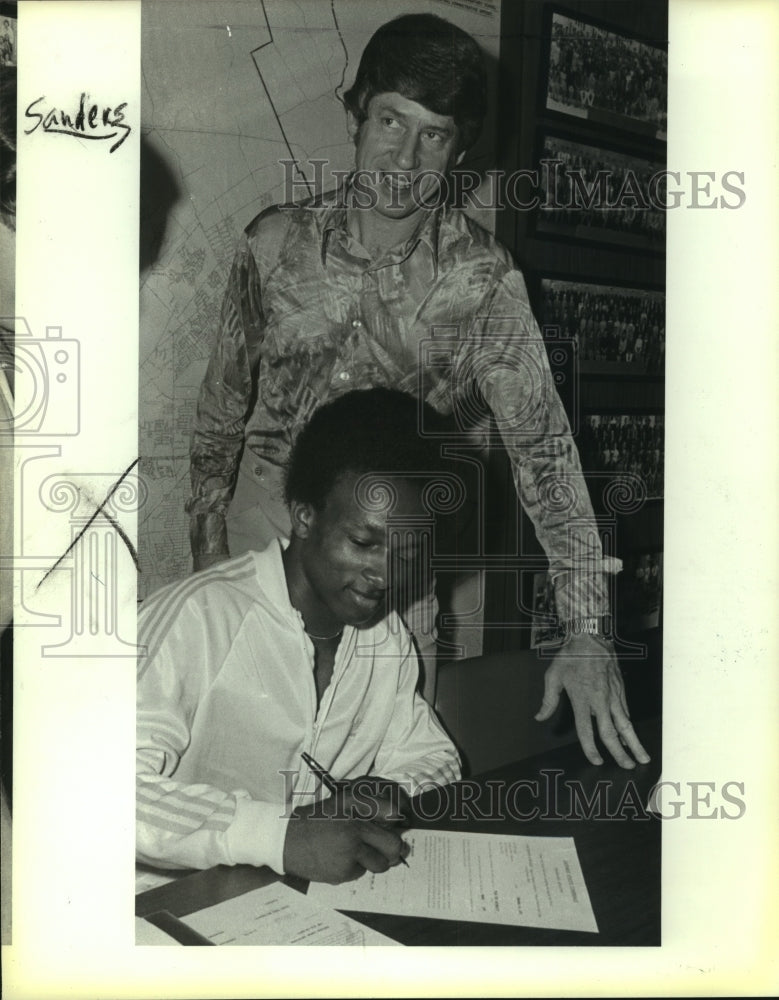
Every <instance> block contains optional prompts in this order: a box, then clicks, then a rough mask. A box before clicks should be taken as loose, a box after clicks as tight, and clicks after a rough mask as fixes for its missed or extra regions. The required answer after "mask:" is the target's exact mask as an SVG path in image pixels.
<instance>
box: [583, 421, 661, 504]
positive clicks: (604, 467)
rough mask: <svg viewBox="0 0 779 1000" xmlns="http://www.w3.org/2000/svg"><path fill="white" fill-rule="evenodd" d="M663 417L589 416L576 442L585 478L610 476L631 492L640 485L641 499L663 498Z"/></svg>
mask: <svg viewBox="0 0 779 1000" xmlns="http://www.w3.org/2000/svg"><path fill="white" fill-rule="evenodd" d="M664 423H665V421H664V417H663V415H662V414H655V413H652V414H636V413H629V414H628V413H620V414H589V415H587V416H585V417H583V418H582V423H581V433H580V434H579V438H578V442H577V443H578V445H579V452H580V454H581V458H582V466H583V468H584V472H585V475H587V473H599V474H602V473H611V474H613V476H614V480H615V482H618V481H619V480H620V479H623V480H624V481H625V482H626V483H628V484H629V486H630V488H631V491H632V492H635V490H634V489H633V488H634V487H635V486H636V484H637V483H640V484H641V485H640V493H641V494H642V495H643V498H644V499H647V500H655V499H659V498H661V497H662V496H663V459H664Z"/></svg>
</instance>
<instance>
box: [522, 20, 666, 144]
mask: <svg viewBox="0 0 779 1000" xmlns="http://www.w3.org/2000/svg"><path fill="white" fill-rule="evenodd" d="M548 17H549V21H548V22H547V24H548V27H547V34H546V37H547V39H548V51H547V57H548V58H547V59H546V62H545V64H544V68H545V79H544V80H543V81H542V88H541V94H542V98H543V100H544V110H545V111H551V112H556V113H558V114H561V115H566V116H568V117H570V118H576V119H579V120H581V121H586V122H588V123H593V124H597V125H599V126H603V127H605V128H609V129H620V130H623V131H628V132H634V133H638V134H640V135H642V136H645V137H649V138H651V139H655V140H659V141H665V140H666V134H667V128H668V53H667V52H666V51H665V50H664V49H662V48H658V47H657V46H655V45H648V44H647V43H646V42H644V41H641V40H640V39H638V38H635V37H630V36H628V35H626V34H623V33H622V32H619V31H616V30H614V29H613V28H610V27H603V26H600V25H598V24H597V23H595V22H593V21H589V20H585V19H583V18H581V17H580V16H579V15H578V14H577V15H573V14H569V13H565V12H563V11H562V10H550V11H549V12H548Z"/></svg>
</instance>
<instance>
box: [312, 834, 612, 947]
mask: <svg viewBox="0 0 779 1000" xmlns="http://www.w3.org/2000/svg"><path fill="white" fill-rule="evenodd" d="M404 838H405V839H406V840H407V841H408V843H409V844H410V845H411V853H410V854H409V855H408V859H407V860H408V865H409V867H408V868H406V867H404V866H402V865H398V866H396V867H395V868H391V869H390V870H389V871H388V872H386V873H385V874H383V875H374V874H372V873H371V872H367V873H366V874H365V875H363V877H362V878H360V879H358V880H357V881H356V882H346V883H344V884H343V885H324V884H321V883H313V882H312V883H311V885H310V886H309V889H308V897H309V898H310V899H312V900H314V901H316V902H317V903H321V904H324V905H327V906H332V907H333V908H334V909H338V910H363V911H366V912H369V913H400V914H403V915H405V916H409V917H436V918H438V919H445V920H472V921H476V922H478V923H487V924H517V925H520V926H525V927H549V928H555V929H558V930H573V931H595V932H596V933H597V930H598V925H597V924H596V922H595V915H594V914H593V912H592V906H591V904H590V897H589V893H588V892H587V886H586V885H585V882H584V876H583V875H582V870H581V866H580V865H579V858H578V855H577V854H576V846H575V844H574V842H573V839H572V838H571V837H519V836H506V835H501V834H490V833H458V832H450V831H442V830H411V831H409V832H408V833H406V834H404Z"/></svg>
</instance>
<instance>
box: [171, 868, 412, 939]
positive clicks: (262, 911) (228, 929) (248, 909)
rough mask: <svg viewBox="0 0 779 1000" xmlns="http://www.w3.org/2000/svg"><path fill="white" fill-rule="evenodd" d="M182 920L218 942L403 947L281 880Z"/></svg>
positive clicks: (199, 911) (191, 914) (189, 915)
mask: <svg viewBox="0 0 779 1000" xmlns="http://www.w3.org/2000/svg"><path fill="white" fill-rule="evenodd" d="M181 919H182V921H183V922H184V923H186V924H188V925H189V926H190V927H192V928H193V929H194V930H196V931H198V933H200V934H202V935H204V936H205V937H207V938H208V939H209V940H210V941H212V942H213V943H214V944H297V945H307V944H319V945H399V942H398V941H393V940H392V938H388V937H386V936H385V935H384V934H379V932H378V931H374V930H372V929H371V928H370V927H365V926H364V925H363V924H360V923H358V922H357V921H356V920H352V919H351V917H346V916H344V915H343V914H342V913H336V912H335V910H330V909H328V908H327V907H326V906H323V905H321V904H318V903H315V902H313V901H312V900H311V899H310V898H309V897H308V896H305V895H304V894H303V893H302V892H297V891H296V890H295V889H290V888H289V886H286V885H284V884H283V883H281V882H274V883H272V884H271V885H266V886H265V887H264V888H262V889H254V890H253V891H252V892H247V893H244V895H242V896H236V897H235V898H234V899H228V900H226V901H225V902H224V903H217V904H216V905H215V906H209V907H207V908H206V909H204V910H198V912H197V913H190V914H188V915H187V916H186V917H182V918H181Z"/></svg>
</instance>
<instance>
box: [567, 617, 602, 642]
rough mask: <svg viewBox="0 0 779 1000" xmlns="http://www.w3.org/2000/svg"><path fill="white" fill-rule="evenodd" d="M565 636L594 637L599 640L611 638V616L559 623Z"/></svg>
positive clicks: (576, 619)
mask: <svg viewBox="0 0 779 1000" xmlns="http://www.w3.org/2000/svg"><path fill="white" fill-rule="evenodd" d="M561 625H562V627H563V632H564V633H565V635H567V636H570V635H595V636H598V637H599V638H601V639H610V638H611V634H612V633H611V615H599V616H597V617H593V618H571V619H570V620H569V621H567V622H561Z"/></svg>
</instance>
